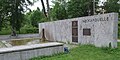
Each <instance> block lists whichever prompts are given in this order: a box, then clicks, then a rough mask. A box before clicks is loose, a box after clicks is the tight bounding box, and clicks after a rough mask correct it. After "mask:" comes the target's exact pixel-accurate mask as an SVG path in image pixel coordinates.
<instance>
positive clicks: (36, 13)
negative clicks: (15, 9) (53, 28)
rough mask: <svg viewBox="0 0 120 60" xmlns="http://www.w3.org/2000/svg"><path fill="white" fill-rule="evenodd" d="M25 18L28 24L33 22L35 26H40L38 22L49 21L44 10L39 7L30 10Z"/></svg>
mask: <svg viewBox="0 0 120 60" xmlns="http://www.w3.org/2000/svg"><path fill="white" fill-rule="evenodd" d="M25 18H26V24H29V25H30V24H31V25H32V26H34V27H38V23H41V22H44V21H47V19H46V17H45V16H44V14H43V12H41V11H40V10H39V9H37V10H33V11H31V12H28V13H27V14H26V15H25ZM43 19H46V20H43Z"/></svg>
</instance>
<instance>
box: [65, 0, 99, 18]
mask: <svg viewBox="0 0 120 60" xmlns="http://www.w3.org/2000/svg"><path fill="white" fill-rule="evenodd" d="M96 4H97V1H95V5H96ZM67 11H68V17H69V18H74V17H81V16H88V15H93V0H70V1H69V2H68V10H67Z"/></svg>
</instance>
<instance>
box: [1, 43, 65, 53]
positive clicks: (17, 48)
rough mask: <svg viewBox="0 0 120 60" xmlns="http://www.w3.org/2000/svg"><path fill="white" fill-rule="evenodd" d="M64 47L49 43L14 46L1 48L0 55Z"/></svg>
mask: <svg viewBox="0 0 120 60" xmlns="http://www.w3.org/2000/svg"><path fill="white" fill-rule="evenodd" d="M63 45H64V44H63V43H58V42H48V43H43V44H32V45H21V46H13V47H8V48H0V54H4V53H10V52H17V51H26V50H33V49H41V48H47V47H55V46H63Z"/></svg>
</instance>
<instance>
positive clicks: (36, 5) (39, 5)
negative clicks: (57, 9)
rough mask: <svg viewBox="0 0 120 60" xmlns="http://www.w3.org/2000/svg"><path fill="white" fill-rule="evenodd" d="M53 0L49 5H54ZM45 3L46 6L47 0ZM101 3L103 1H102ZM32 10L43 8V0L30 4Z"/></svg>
mask: <svg viewBox="0 0 120 60" xmlns="http://www.w3.org/2000/svg"><path fill="white" fill-rule="evenodd" d="M51 1H52V0H49V5H50V6H51V5H53V3H52V2H51ZM101 1H106V0H101ZM44 4H45V7H46V0H44ZM100 4H101V3H100ZM28 7H29V8H30V9H31V10H36V9H37V7H39V8H40V10H42V4H41V1H40V0H39V1H37V2H36V3H34V5H33V6H28Z"/></svg>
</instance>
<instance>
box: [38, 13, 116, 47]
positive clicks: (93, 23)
mask: <svg viewBox="0 0 120 60" xmlns="http://www.w3.org/2000/svg"><path fill="white" fill-rule="evenodd" d="M42 29H44V30H45V37H46V39H47V40H50V41H60V42H66V43H78V44H93V45H95V46H96V47H110V46H111V47H113V48H115V47H117V32H118V14H117V13H107V14H101V15H94V16H86V17H78V18H72V19H65V20H58V21H52V22H45V23H39V34H40V36H42V34H41V33H42ZM41 38H42V37H41Z"/></svg>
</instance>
